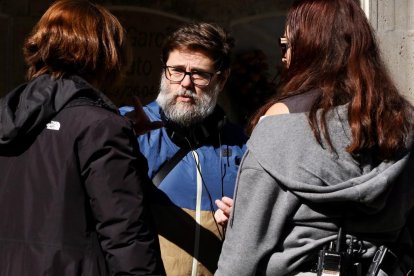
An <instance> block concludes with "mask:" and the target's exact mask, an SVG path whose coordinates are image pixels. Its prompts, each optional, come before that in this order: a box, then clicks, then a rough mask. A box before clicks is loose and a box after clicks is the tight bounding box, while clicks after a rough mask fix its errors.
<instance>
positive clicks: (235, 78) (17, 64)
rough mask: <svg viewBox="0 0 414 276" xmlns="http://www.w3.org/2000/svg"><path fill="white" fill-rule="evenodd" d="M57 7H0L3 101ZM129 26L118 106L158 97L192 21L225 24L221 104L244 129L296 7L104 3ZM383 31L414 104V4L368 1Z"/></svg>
mask: <svg viewBox="0 0 414 276" xmlns="http://www.w3.org/2000/svg"><path fill="white" fill-rule="evenodd" d="M52 2H53V1H51V0H36V1H33V0H0V96H2V95H5V94H6V93H7V92H8V91H10V90H11V89H13V88H14V87H16V86H17V85H18V84H20V83H22V82H23V81H24V75H25V69H26V68H25V64H24V60H23V56H22V51H21V48H22V44H23V40H24V38H25V37H26V36H27V34H28V33H29V32H30V30H31V29H32V27H33V26H34V24H35V23H36V22H37V20H38V19H39V18H40V16H41V15H42V14H43V12H44V11H45V10H46V9H47V7H48V6H49V5H50V4H51V3H52ZM96 2H97V3H100V4H102V5H104V6H106V7H108V8H109V9H110V10H111V11H112V12H113V13H114V14H116V15H117V16H118V17H119V18H120V19H121V21H122V23H123V25H124V26H125V27H126V29H127V32H128V37H129V39H130V40H131V44H132V47H133V51H134V61H133V63H132V67H131V68H130V70H129V71H128V75H127V79H126V81H125V82H124V85H122V87H120V88H119V89H118V90H116V91H111V95H110V96H111V98H112V99H113V100H114V101H115V102H116V104H118V105H124V104H129V103H130V99H131V97H132V96H133V95H137V96H139V97H140V98H141V99H142V101H143V102H144V103H147V102H149V101H150V100H153V99H154V98H155V96H156V95H157V93H158V82H159V76H160V73H161V61H160V51H161V46H162V42H163V39H164V38H165V36H166V35H167V34H168V33H170V32H171V30H173V29H174V28H175V26H177V25H179V24H181V23H183V22H187V21H193V20H197V21H209V22H216V23H218V24H221V25H222V26H223V27H225V28H226V29H227V30H229V31H230V32H231V33H232V35H233V36H234V37H235V38H236V49H235V52H234V57H233V72H232V76H231V78H230V79H229V82H228V85H227V86H226V88H225V93H222V95H221V97H220V104H221V105H222V106H223V107H224V109H226V110H227V111H228V112H229V113H230V118H231V119H233V120H234V121H236V122H238V123H240V124H244V122H245V121H246V119H247V118H248V116H249V115H250V114H251V113H252V112H253V111H254V110H255V109H256V108H257V106H259V105H261V104H262V103H263V102H264V101H265V99H266V98H267V97H268V96H269V95H270V94H271V93H274V90H275V86H276V83H277V79H278V74H279V71H280V66H281V64H280V50H279V46H278V38H279V37H280V36H281V35H282V34H283V22H284V19H285V15H286V13H287V10H288V8H289V6H290V4H291V3H292V2H293V1H292V0H97V1H96ZM360 2H361V6H362V7H363V9H364V11H365V12H366V14H367V16H368V17H369V19H370V21H371V24H372V26H373V28H374V29H375V30H376V31H377V35H378V39H379V42H380V47H381V49H382V51H383V55H384V58H385V60H386V62H387V64H388V66H389V69H390V71H391V73H392V75H393V76H394V78H395V80H396V82H397V86H398V87H399V88H400V90H401V91H402V93H403V94H404V95H405V96H406V97H407V98H408V99H409V100H410V101H411V102H413V103H414V0H361V1H360Z"/></svg>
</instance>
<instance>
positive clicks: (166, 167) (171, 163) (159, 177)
mask: <svg viewBox="0 0 414 276" xmlns="http://www.w3.org/2000/svg"><path fill="white" fill-rule="evenodd" d="M189 152H190V149H189V148H180V149H179V150H178V151H177V152H176V153H175V154H174V156H173V157H172V158H171V159H170V160H168V161H167V162H165V163H164V164H163V165H162V166H161V168H160V170H159V171H158V172H157V173H156V174H155V175H154V177H153V178H152V183H154V185H155V186H156V187H158V186H159V185H160V184H161V182H162V181H163V180H164V178H165V177H166V176H167V175H168V174H169V173H170V172H171V171H172V169H174V167H175V166H176V165H177V164H178V162H180V160H181V159H183V157H184V156H186V155H187V153H189Z"/></svg>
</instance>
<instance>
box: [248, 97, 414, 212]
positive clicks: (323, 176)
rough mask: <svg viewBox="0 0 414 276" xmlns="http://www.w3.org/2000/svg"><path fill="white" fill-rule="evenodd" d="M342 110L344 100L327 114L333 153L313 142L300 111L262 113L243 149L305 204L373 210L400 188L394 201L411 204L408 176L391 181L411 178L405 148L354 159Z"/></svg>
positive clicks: (412, 192) (403, 205)
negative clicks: (384, 156) (383, 156)
mask: <svg viewBox="0 0 414 276" xmlns="http://www.w3.org/2000/svg"><path fill="white" fill-rule="evenodd" d="M347 114H348V108H347V105H344V106H339V107H337V108H336V109H334V110H333V111H332V112H330V114H329V115H328V129H329V133H330V137H331V140H332V143H333V146H334V148H335V149H336V153H334V152H333V151H332V150H330V149H329V146H327V145H322V146H321V145H319V144H318V143H317V142H316V139H315V137H314V135H313V132H312V130H311V128H310V126H309V123H308V119H307V114H305V113H294V114H285V115H277V116H268V117H265V118H263V119H262V120H261V121H260V122H259V124H258V125H257V126H256V128H255V130H254V132H253V133H252V136H251V139H250V140H249V142H248V144H247V147H248V150H249V152H250V153H251V154H252V155H253V156H254V158H255V159H256V160H257V161H258V162H259V164H260V165H261V166H262V167H263V168H264V170H266V171H267V172H268V173H269V174H270V175H272V177H274V178H275V179H276V180H277V181H278V183H279V184H281V185H282V186H284V187H285V188H287V189H289V190H290V191H292V192H293V193H294V194H295V195H297V196H298V197H300V198H302V199H304V200H306V201H307V202H310V204H312V203H316V204H318V203H328V202H331V203H333V202H335V203H337V202H343V203H346V204H349V203H351V205H353V206H357V208H358V210H359V211H363V212H364V213H367V214H373V213H377V212H378V211H380V210H382V209H383V208H385V206H386V204H388V202H389V201H388V200H387V199H388V198H389V197H393V196H394V194H398V193H399V192H401V193H402V194H404V196H403V199H402V200H397V201H399V202H398V203H396V204H397V205H399V208H403V209H405V210H406V209H407V208H411V207H412V205H413V203H412V198H413V197H414V187H413V186H414V185H411V181H400V182H401V183H399V184H398V185H394V184H395V183H396V182H398V181H399V180H401V179H409V177H411V179H414V178H412V177H414V173H412V171H413V163H414V162H413V161H408V160H409V158H410V157H409V154H408V153H407V154H406V155H405V156H404V157H403V158H401V159H399V160H396V161H388V162H381V163H379V164H375V163H374V162H372V161H370V158H369V157H368V158H366V160H363V161H357V160H356V159H355V158H354V157H353V156H352V155H351V154H349V153H347V152H346V147H347V146H348V145H349V144H350V142H351V137H352V136H351V131H350V128H349V125H348V121H347ZM411 159H414V158H412V157H411ZM399 198H401V195H399ZM351 205H350V206H351ZM394 210H395V209H394Z"/></svg>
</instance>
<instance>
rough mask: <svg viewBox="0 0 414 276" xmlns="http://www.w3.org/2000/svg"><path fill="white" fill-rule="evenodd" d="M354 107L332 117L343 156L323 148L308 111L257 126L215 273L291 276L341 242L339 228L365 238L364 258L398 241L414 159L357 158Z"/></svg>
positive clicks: (412, 189) (411, 196)
mask: <svg viewBox="0 0 414 276" xmlns="http://www.w3.org/2000/svg"><path fill="white" fill-rule="evenodd" d="M347 107H348V106H347V105H344V106H340V107H338V108H336V109H334V110H333V111H331V112H330V113H329V115H328V130H329V133H330V137H331V140H332V143H333V147H334V148H335V150H336V153H335V152H334V151H332V150H331V149H330V148H329V146H327V145H322V146H321V145H320V144H318V143H317V141H316V139H315V137H314V135H313V132H312V130H311V128H310V126H309V123H308V119H307V114H305V113H295V114H285V115H276V116H268V117H265V118H264V119H262V120H261V122H260V123H259V124H258V125H257V126H256V128H255V130H254V132H253V134H252V136H251V139H250V140H249V142H248V144H247V147H248V151H247V152H246V154H245V156H244V158H243V161H242V164H241V166H240V170H239V175H238V179H237V186H236V190H235V202H234V207H233V214H232V216H231V218H230V222H229V225H228V228H227V234H226V239H225V241H224V245H223V249H222V252H221V255H220V260H219V264H218V270H217V271H216V274H215V275H217V276H229V275H238V276H241V275H287V274H290V273H292V272H295V271H297V269H298V267H299V266H300V265H301V264H302V263H303V262H305V261H307V260H308V259H309V258H311V257H312V256H315V254H317V252H318V250H319V249H320V248H321V247H322V246H323V245H326V244H327V243H329V241H332V240H335V239H336V237H337V233H338V227H339V226H342V227H343V229H344V231H345V232H346V233H347V234H352V235H354V236H356V237H357V238H359V239H361V240H363V241H364V247H365V248H364V250H366V251H365V253H364V254H363V256H362V257H363V258H370V257H372V256H373V254H374V252H375V250H376V246H378V245H381V244H383V243H387V242H392V241H395V240H396V239H397V237H398V236H399V233H400V232H401V229H403V228H404V225H405V221H406V218H407V214H408V211H409V210H410V209H411V208H412V207H413V205H414V182H413V179H414V168H413V167H414V165H413V164H414V160H410V159H414V158H412V157H410V156H409V154H408V153H407V154H406V155H404V156H402V157H401V159H399V160H395V161H388V162H382V163H379V164H374V163H373V162H372V161H370V157H369V156H365V160H363V161H361V159H359V160H360V161H357V159H356V158H353V156H351V155H350V154H349V153H347V152H346V150H345V149H346V147H347V146H348V145H349V144H350V142H351V137H352V136H351V131H350V128H349V124H348V121H347V112H348V109H347ZM404 242H406V243H408V244H411V240H407V239H405V240H404Z"/></svg>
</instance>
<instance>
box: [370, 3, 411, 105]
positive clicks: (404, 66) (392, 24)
mask: <svg viewBox="0 0 414 276" xmlns="http://www.w3.org/2000/svg"><path fill="white" fill-rule="evenodd" d="M364 2H365V3H364V4H365V9H366V10H367V13H368V14H369V18H370V21H371V23H372V25H373V27H374V29H375V30H376V32H377V36H378V39H379V42H380V47H381V50H382V54H383V57H384V59H385V61H386V63H387V65H388V68H389V70H390V73H391V75H392V76H393V78H394V80H395V82H396V84H397V87H398V88H399V89H400V91H401V93H403V94H404V95H405V96H406V98H407V99H409V100H410V101H411V103H413V104H414V0H365V1H364Z"/></svg>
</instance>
